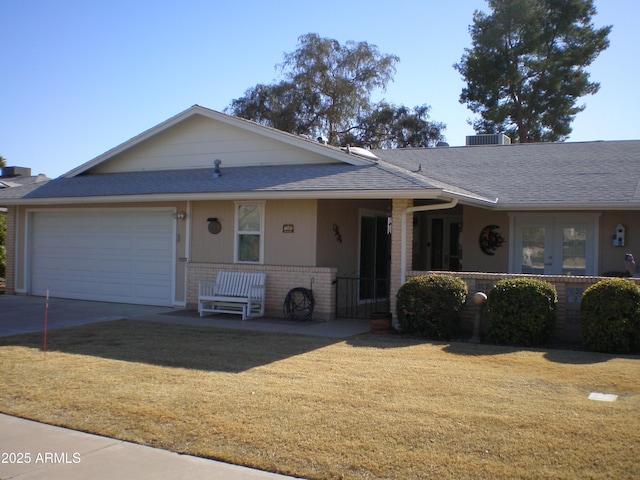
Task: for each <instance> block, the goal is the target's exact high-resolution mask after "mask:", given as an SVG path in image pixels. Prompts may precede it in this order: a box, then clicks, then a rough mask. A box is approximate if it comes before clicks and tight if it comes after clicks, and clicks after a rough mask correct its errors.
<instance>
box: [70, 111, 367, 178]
mask: <svg viewBox="0 0 640 480" xmlns="http://www.w3.org/2000/svg"><path fill="white" fill-rule="evenodd" d="M195 115H201V116H204V117H207V118H210V119H212V120H216V121H219V122H221V123H225V124H227V125H232V126H234V127H238V128H241V129H243V130H247V131H250V132H253V133H256V134H258V135H262V136H264V137H267V138H270V139H272V140H277V141H280V142H283V143H286V144H289V145H292V146H295V147H298V148H302V149H304V150H309V151H312V152H314V153H318V154H320V155H324V156H326V157H329V158H332V159H334V160H338V161H341V162H344V163H348V164H351V165H371V164H372V163H375V162H373V161H371V160H366V159H364V158H361V157H357V156H355V155H351V154H348V153H345V152H342V151H341V150H339V149H335V148H333V147H329V146H327V145H323V144H321V143H318V142H313V141H311V140H308V139H305V138H302V137H298V136H296V135H293V134H290V133H286V132H281V131H279V130H276V129H274V128H269V127H265V126H264V125H260V124H258V123H255V122H252V121H250V120H245V119H243V118H238V117H233V116H231V115H227V114H225V113H220V112H216V111H215V110H211V109H209V108H204V107H201V106H200V105H194V106H193V107H191V108H188V109H187V110H185V111H183V112H181V113H179V114H177V115H175V116H173V117H171V118H169V119H167V120H165V121H164V122H162V123H159V124H158V125H156V126H155V127H151V128H150V129H148V130H145V131H144V132H142V133H140V134H139V135H136V136H135V137H133V138H131V139H129V140H127V141H126V142H124V143H121V144H120V145H118V146H116V147H114V148H112V149H110V150H108V151H106V152H105V153H103V154H101V155H99V156H97V157H95V158H94V159H93V160H90V161H88V162H86V163H84V164H82V165H80V166H78V167H76V168H74V169H73V170H71V171H69V172H67V173H65V174H63V175H62V178H70V177H75V176H76V175H80V174H81V173H83V172H86V171H87V170H89V169H91V168H93V167H95V166H96V165H99V164H101V163H102V162H105V161H107V160H108V159H110V158H112V157H114V156H116V155H118V154H120V153H122V152H124V151H126V150H128V149H129V148H132V147H134V146H135V145H138V144H140V143H142V142H144V141H145V140H147V139H149V138H151V137H153V136H155V135H158V134H159V133H162V132H163V131H165V130H167V129H169V128H171V127H173V126H174V125H177V124H178V123H180V122H182V121H184V120H186V119H187V118H190V117H193V116H195Z"/></svg>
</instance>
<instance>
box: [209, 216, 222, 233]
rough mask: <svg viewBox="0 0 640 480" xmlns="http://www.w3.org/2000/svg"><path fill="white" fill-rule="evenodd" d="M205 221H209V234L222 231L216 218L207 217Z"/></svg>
mask: <svg viewBox="0 0 640 480" xmlns="http://www.w3.org/2000/svg"><path fill="white" fill-rule="evenodd" d="M207 222H209V225H207V230H209V233H210V234H212V235H217V234H218V233H220V232H221V231H222V224H221V223H220V221H219V220H218V219H217V218H207Z"/></svg>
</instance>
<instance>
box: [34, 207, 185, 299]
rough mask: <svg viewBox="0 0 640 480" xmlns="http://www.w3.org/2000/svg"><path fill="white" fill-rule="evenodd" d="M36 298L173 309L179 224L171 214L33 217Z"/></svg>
mask: <svg viewBox="0 0 640 480" xmlns="http://www.w3.org/2000/svg"><path fill="white" fill-rule="evenodd" d="M32 220H33V223H32V237H31V238H32V242H31V259H32V261H31V293H32V294H34V295H45V293H46V289H47V287H49V289H50V295H51V296H52V297H62V298H75V299H82V300H100V301H106V302H121V303H137V304H142V305H167V306H170V305H172V304H173V291H174V288H173V285H174V283H173V282H174V258H175V242H174V239H175V235H174V223H175V220H174V219H173V218H172V216H171V212H170V211H167V210H162V211H161V210H91V211H89V210H87V211H70V210H68V211H51V212H49V211H47V212H44V211H43V212H34V213H33V214H32Z"/></svg>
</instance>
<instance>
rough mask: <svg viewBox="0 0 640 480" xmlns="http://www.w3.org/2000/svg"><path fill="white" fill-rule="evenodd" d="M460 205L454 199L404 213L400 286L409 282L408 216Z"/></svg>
mask: <svg viewBox="0 0 640 480" xmlns="http://www.w3.org/2000/svg"><path fill="white" fill-rule="evenodd" d="M457 204H458V199H457V198H454V199H453V200H451V201H450V202H446V203H436V204H434V205H420V206H418V207H409V208H407V209H406V210H403V211H402V234H401V237H400V238H401V246H400V285H404V282H406V280H407V215H408V214H409V213H414V212H430V211H432V210H446V209H449V208H453V207H455V206H456V205H457Z"/></svg>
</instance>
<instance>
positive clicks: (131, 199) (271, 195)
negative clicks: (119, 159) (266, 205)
mask: <svg viewBox="0 0 640 480" xmlns="http://www.w3.org/2000/svg"><path fill="white" fill-rule="evenodd" d="M365 198H376V199H388V198H412V199H414V198H415V199H421V200H429V199H442V191H441V190H439V189H433V190H419V191H407V190H357V191H346V192H345V191H331V190H323V191H315V192H270V191H263V192H229V193H189V194H182V193H175V194H154V195H114V196H102V197H57V198H33V199H28V198H23V199H12V200H11V201H6V202H5V201H3V204H5V205H61V204H87V203H140V202H179V201H188V200H190V201H197V200H255V199H267V200H268V199H274V200H275V199H283V200H289V199H291V200H297V199H307V200H308V199H338V200H339V199H345V200H350V199H365Z"/></svg>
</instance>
